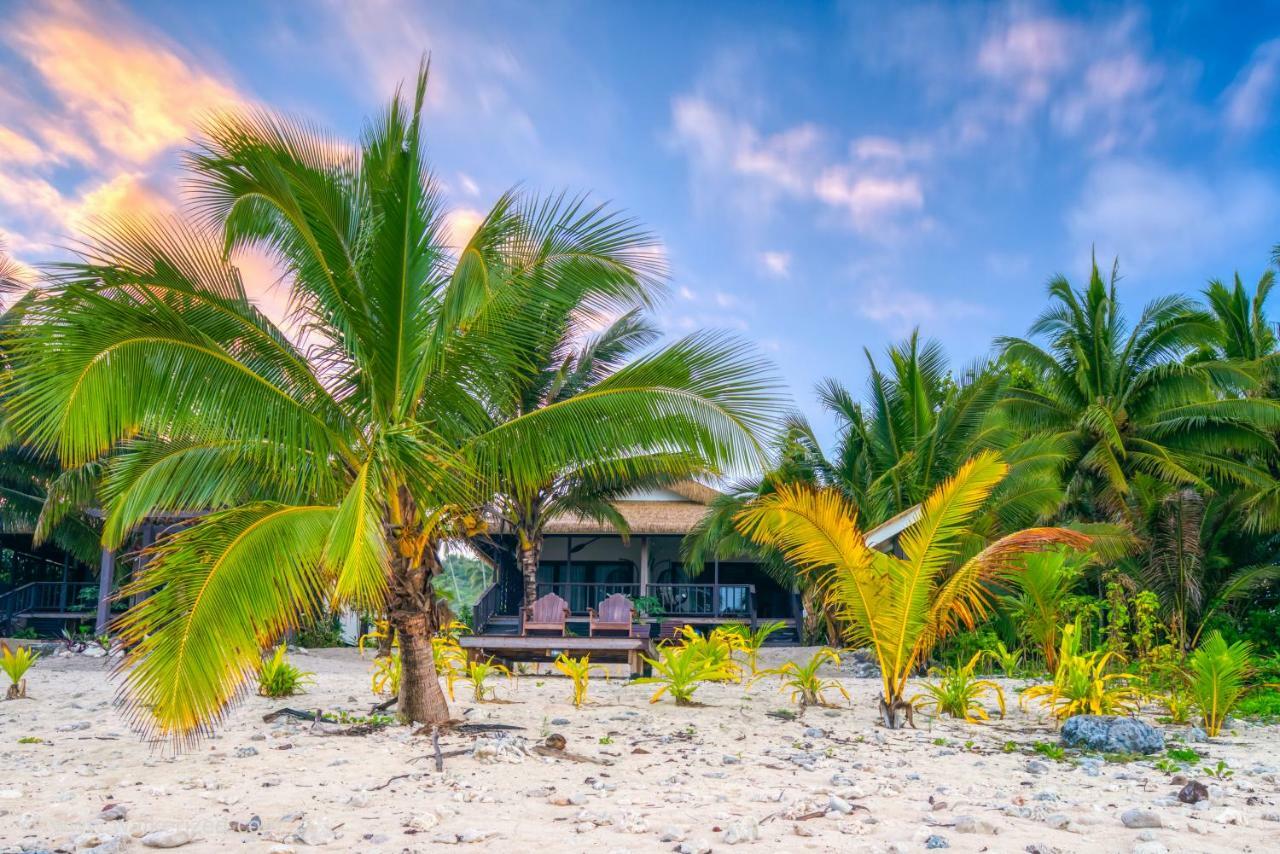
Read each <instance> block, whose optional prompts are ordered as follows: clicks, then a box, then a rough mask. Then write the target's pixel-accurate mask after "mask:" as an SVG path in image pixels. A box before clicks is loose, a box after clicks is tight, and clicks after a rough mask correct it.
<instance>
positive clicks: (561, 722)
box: [551, 718, 573, 726]
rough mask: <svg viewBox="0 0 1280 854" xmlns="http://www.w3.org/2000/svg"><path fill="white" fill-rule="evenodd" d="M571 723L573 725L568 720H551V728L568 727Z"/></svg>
mask: <svg viewBox="0 0 1280 854" xmlns="http://www.w3.org/2000/svg"><path fill="white" fill-rule="evenodd" d="M571 723H573V721H571V720H569V719H568V718H552V719H551V725H552V726H568V725H569V724H571Z"/></svg>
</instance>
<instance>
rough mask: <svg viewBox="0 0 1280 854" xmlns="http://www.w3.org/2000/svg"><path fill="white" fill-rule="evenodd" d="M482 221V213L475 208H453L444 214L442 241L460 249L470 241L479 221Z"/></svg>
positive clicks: (478, 225)
mask: <svg viewBox="0 0 1280 854" xmlns="http://www.w3.org/2000/svg"><path fill="white" fill-rule="evenodd" d="M482 222H484V213H483V212H482V211H478V210H476V209H475V208H454V209H453V210H451V211H449V212H448V213H447V214H445V219H444V241H445V244H446V245H448V246H449V247H450V248H453V249H459V250H460V249H462V248H463V247H465V246H466V245H467V243H469V242H470V241H471V236H472V235H473V234H475V233H476V229H477V228H479V227H480V223H482Z"/></svg>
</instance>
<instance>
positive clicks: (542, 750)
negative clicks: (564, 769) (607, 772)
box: [533, 744, 613, 765]
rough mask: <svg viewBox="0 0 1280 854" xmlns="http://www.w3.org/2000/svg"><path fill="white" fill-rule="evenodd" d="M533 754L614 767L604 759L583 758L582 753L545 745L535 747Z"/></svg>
mask: <svg viewBox="0 0 1280 854" xmlns="http://www.w3.org/2000/svg"><path fill="white" fill-rule="evenodd" d="M533 752H534V753H536V754H538V755H539V756H550V757H551V758H552V759H567V760H568V761H570V762H585V763H587V764H589V765H612V764H613V763H612V762H609V761H606V760H604V759H596V758H595V757H594V756H583V755H582V754H581V753H573V752H571V751H568V750H557V749H556V748H554V747H547V746H546V745H545V744H539V745H536V746H534V748H533Z"/></svg>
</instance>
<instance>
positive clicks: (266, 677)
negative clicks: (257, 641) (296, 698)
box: [258, 644, 315, 697]
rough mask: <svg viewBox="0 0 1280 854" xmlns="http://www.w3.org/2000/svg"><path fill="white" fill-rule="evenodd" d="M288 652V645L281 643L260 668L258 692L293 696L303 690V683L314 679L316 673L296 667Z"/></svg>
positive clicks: (269, 695) (273, 695) (274, 695)
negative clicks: (289, 658) (288, 657)
mask: <svg viewBox="0 0 1280 854" xmlns="http://www.w3.org/2000/svg"><path fill="white" fill-rule="evenodd" d="M286 654H287V647H286V646H285V644H280V646H278V647H276V651H275V652H274V653H273V654H272V655H271V657H270V658H267V659H264V660H263V662H262V665H261V666H260V667H259V668H258V693H259V694H260V695H262V696H263V697H292V696H293V695H294V694H298V693H301V692H302V686H303V685H305V684H306V683H308V682H312V681H314V680H313V679H312V678H311V677H312V676H314V675H315V674H314V673H309V672H307V671H304V670H302V669H301V668H299V667H295V666H294V665H293V664H292V663H291V662H290V661H289V660H288V659H286V658H285V655H286Z"/></svg>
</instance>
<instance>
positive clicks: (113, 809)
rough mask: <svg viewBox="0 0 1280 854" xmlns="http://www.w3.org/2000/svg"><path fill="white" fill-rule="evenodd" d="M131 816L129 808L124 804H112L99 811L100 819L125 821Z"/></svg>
mask: <svg viewBox="0 0 1280 854" xmlns="http://www.w3.org/2000/svg"><path fill="white" fill-rule="evenodd" d="M128 817H129V808H128V807H126V806H125V805H124V804H111V805H110V806H107V807H104V808H103V810H102V812H100V813H98V820H99V821H123V820H124V819H126V818H128Z"/></svg>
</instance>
